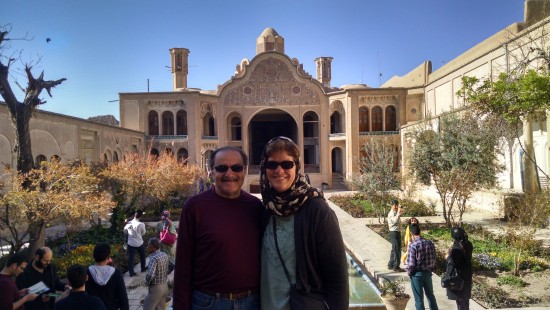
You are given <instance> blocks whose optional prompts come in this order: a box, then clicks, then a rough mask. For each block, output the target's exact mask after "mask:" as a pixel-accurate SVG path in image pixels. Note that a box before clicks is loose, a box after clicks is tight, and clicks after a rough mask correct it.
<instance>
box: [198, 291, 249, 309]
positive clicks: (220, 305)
mask: <svg viewBox="0 0 550 310" xmlns="http://www.w3.org/2000/svg"><path fill="white" fill-rule="evenodd" d="M203 309H211V310H234V309H238V310H260V295H259V294H253V295H251V296H248V297H245V298H242V299H239V300H229V299H227V298H218V297H216V296H212V295H210V294H206V293H203V292H200V291H197V290H194V291H193V294H192V296H191V310H203Z"/></svg>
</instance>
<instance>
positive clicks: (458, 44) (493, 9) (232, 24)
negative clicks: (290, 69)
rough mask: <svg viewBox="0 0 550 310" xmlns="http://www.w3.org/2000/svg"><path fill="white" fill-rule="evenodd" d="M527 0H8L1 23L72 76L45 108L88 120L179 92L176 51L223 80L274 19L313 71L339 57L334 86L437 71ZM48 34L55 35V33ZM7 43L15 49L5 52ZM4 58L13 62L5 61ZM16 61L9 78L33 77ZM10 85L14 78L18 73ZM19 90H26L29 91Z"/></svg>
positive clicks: (203, 82) (517, 18)
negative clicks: (134, 101)
mask: <svg viewBox="0 0 550 310" xmlns="http://www.w3.org/2000/svg"><path fill="white" fill-rule="evenodd" d="M523 5H524V4H523V1H522V0H481V1H480V0H460V1H457V0H383V1H382V0H338V1H333V0H330V1H329V0H317V1H312V0H277V1H273V0H271V1H268V0H250V1H249V0H246V1H245V0H233V1H228V0H195V1H188V0H178V1H173V0H165V1H144V0H133V1H129V0H114V1H113V0H110V1H106V0H98V1H86V2H83V1H74V0H28V1H24V0H4V1H3V4H2V5H1V6H0V8H1V10H0V25H5V24H8V23H9V24H11V27H12V31H11V33H10V37H12V38H15V37H24V36H25V35H26V34H27V33H28V37H32V38H33V40H31V41H12V43H11V49H10V50H9V51H7V53H8V54H10V55H11V54H13V53H15V52H17V51H20V50H22V53H21V58H22V60H23V61H25V62H28V61H31V60H32V61H36V60H38V59H40V62H39V64H38V65H37V66H35V69H34V71H33V72H34V74H35V76H38V75H39V74H40V72H41V71H42V70H44V72H45V78H46V79H51V80H54V79H59V78H63V77H64V78H67V81H66V82H64V83H63V84H61V85H59V86H58V87H56V88H55V89H53V91H52V95H53V98H49V97H48V96H47V94H46V93H45V92H44V97H45V100H46V101H47V103H46V104H45V105H43V106H42V107H41V108H42V109H43V110H47V111H52V112H56V113H63V114H68V115H71V116H76V117H82V118H87V117H90V116H95V115H104V114H112V115H115V117H116V118H117V119H119V109H118V102H109V101H111V100H116V99H118V93H119V92H146V91H147V80H148V79H149V89H150V91H171V90H172V78H171V73H170V71H169V69H168V68H166V66H168V65H169V64H170V55H169V49H170V48H173V47H185V48H188V49H189V50H190V51H191V54H190V55H189V65H190V68H189V77H188V87H193V88H201V89H216V87H217V85H218V84H223V83H225V82H226V81H227V80H229V79H230V78H231V76H232V75H233V73H234V72H235V66H236V65H237V64H238V63H240V61H241V60H242V59H243V58H248V59H252V58H253V57H254V56H255V48H256V46H255V44H256V38H257V37H258V36H259V35H260V33H261V32H262V31H263V29H265V28H266V27H272V28H274V29H275V30H276V31H277V32H278V33H279V34H280V35H281V36H283V37H284V38H285V53H286V54H287V55H289V56H290V57H291V58H298V60H299V61H300V62H301V63H302V64H303V65H304V69H305V70H306V71H307V72H309V73H310V74H312V75H315V64H314V61H313V60H314V59H315V58H316V57H320V56H330V57H333V58H334V60H333V62H332V83H331V85H332V86H341V85H344V84H352V83H365V84H367V85H369V86H373V87H377V86H379V76H378V73H379V72H380V73H382V77H381V81H382V83H384V81H386V80H388V79H389V78H391V77H392V76H394V75H404V74H406V73H408V72H409V71H411V70H412V69H414V68H415V67H417V66H418V65H420V64H421V63H422V62H423V61H426V60H431V61H432V64H433V69H434V70H436V69H437V68H439V67H441V66H442V65H443V64H444V63H446V62H448V61H450V60H452V59H453V58H455V57H456V56H458V55H460V54H461V53H463V52H465V51H466V50H468V49H469V48H471V47H473V46H474V45H475V44H477V43H479V42H481V41H483V40H484V39H486V38H488V37H489V36H491V35H492V34H494V33H496V32H498V31H499V30H501V29H503V28H505V27H506V26H508V25H510V24H512V23H515V22H521V21H523ZM46 38H50V39H51V41H50V42H49V43H48V42H46ZM4 53H6V51H4ZM3 62H4V63H5V60H3ZM22 67H23V66H22V64H21V62H18V63H16V64H14V65H13V66H12V70H11V75H10V77H11V79H12V81H14V80H15V79H17V81H18V82H19V83H24V85H26V79H25V76H24V75H23V74H21V71H20V70H16V69H17V68H19V69H21V68H22ZM12 87H13V88H16V86H15V84H14V83H13V82H12ZM18 98H19V99H20V100H22V99H23V96H22V94H19V96H18Z"/></svg>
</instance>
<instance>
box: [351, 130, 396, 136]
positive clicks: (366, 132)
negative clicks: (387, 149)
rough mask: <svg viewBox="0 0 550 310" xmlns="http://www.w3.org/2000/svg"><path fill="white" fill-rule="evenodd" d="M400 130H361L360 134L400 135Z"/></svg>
mask: <svg viewBox="0 0 550 310" xmlns="http://www.w3.org/2000/svg"><path fill="white" fill-rule="evenodd" d="M398 134H399V131H361V132H359V135H360V136H388V135H398Z"/></svg>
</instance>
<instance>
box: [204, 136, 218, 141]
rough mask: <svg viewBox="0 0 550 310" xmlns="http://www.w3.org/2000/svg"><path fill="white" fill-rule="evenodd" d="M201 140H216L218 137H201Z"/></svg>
mask: <svg viewBox="0 0 550 310" xmlns="http://www.w3.org/2000/svg"><path fill="white" fill-rule="evenodd" d="M202 139H203V140H218V136H202Z"/></svg>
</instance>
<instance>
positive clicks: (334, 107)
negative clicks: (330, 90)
mask: <svg viewBox="0 0 550 310" xmlns="http://www.w3.org/2000/svg"><path fill="white" fill-rule="evenodd" d="M334 111H338V112H340V114H342V115H344V114H345V112H346V110H345V109H344V105H343V104H342V101H340V100H335V101H333V102H331V103H330V113H332V112H334Z"/></svg>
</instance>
